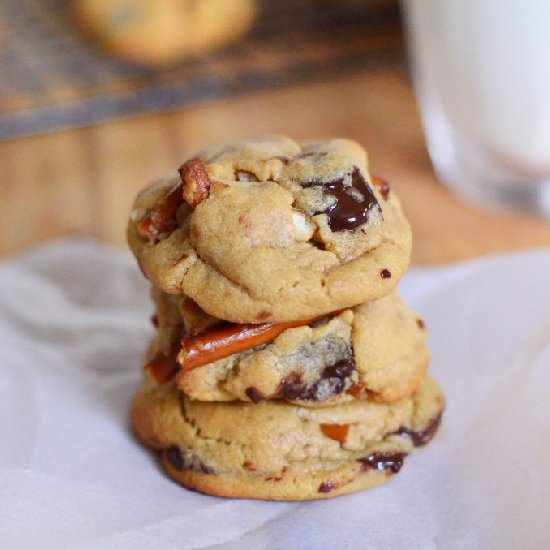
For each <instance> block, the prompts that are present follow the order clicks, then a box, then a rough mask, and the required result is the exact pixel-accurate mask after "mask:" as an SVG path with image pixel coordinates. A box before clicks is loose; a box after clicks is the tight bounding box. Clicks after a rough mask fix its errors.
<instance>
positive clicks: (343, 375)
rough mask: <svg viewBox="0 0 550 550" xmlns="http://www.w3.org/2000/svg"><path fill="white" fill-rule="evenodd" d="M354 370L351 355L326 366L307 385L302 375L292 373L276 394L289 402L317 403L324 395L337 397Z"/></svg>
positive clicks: (353, 361)
mask: <svg viewBox="0 0 550 550" xmlns="http://www.w3.org/2000/svg"><path fill="white" fill-rule="evenodd" d="M354 369H355V360H354V358H353V355H351V354H350V356H349V357H346V358H345V359H341V360H340V361H337V362H336V363H334V364H333V365H328V366H326V367H325V368H324V369H323V370H322V371H321V376H320V378H319V380H317V382H315V383H314V384H311V385H307V384H305V383H304V382H303V375H302V373H299V372H296V373H292V374H290V375H289V376H287V378H285V380H284V381H283V383H282V385H281V388H280V390H279V392H278V394H279V395H280V396H281V397H285V398H286V399H290V400H291V401H319V400H320V399H321V398H323V397H324V398H326V397H325V396H326V394H327V393H330V394H332V395H338V394H340V393H342V392H343V391H344V388H345V386H346V379H347V378H348V377H349V376H351V374H352V372H353V371H354ZM327 388H328V392H327Z"/></svg>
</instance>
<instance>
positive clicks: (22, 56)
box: [0, 0, 403, 139]
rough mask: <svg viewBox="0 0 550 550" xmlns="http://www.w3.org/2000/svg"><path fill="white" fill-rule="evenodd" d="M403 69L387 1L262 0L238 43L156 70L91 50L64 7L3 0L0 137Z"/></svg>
mask: <svg viewBox="0 0 550 550" xmlns="http://www.w3.org/2000/svg"><path fill="white" fill-rule="evenodd" d="M402 63H403V49H402V39H401V30H400V22H399V13H398V8H397V6H396V5H395V4H394V3H392V2H388V1H385V2H384V1H380V0H379V1H378V2H374V3H372V4H371V3H369V2H365V1H364V0H363V1H361V2H359V1H353V0H347V1H341V0H340V1H337V0H308V1H306V0H302V1H299V0H278V1H268V0H264V2H263V3H262V9H261V15H260V17H259V19H258V20H257V22H256V23H255V25H254V28H253V29H252V31H251V32H250V33H249V34H248V35H247V36H246V37H245V38H244V39H242V40H241V41H239V42H237V43H234V44H232V45H230V46H229V47H227V48H225V49H223V50H220V51H217V52H215V53H212V54H210V55H208V56H204V57H201V58H197V59H190V60H188V61H185V62H183V63H181V64H180V65H178V66H175V67H172V68H170V69H165V70H161V71H154V70H151V69H147V68H144V67H140V66H137V65H135V64H130V63H127V62H124V61H121V60H117V59H116V58H113V57H110V56H107V55H104V54H102V53H101V52H100V51H98V50H96V48H95V47H94V46H93V45H92V44H90V43H88V42H87V41H86V39H85V38H83V37H82V35H81V34H80V32H79V31H78V29H76V28H75V27H74V25H73V23H72V21H71V18H70V14H69V10H68V2H67V0H2V2H0V138H3V139H5V138H13V137H18V136H22V135H26V134H31V133H41V132H48V131H52V130H56V129H60V128H67V127H75V126H83V125H90V124H96V123H99V122H101V121H105V120H110V119H113V118H117V117H123V116H130V115H136V114H140V113H147V112H154V111H161V110H167V109H174V108H178V107H182V106H185V105H189V104H197V103H199V102H204V101H209V100H213V99H218V98H223V97H229V96H235V95H239V94H246V93H250V92H253V91H257V90H262V89H269V88H274V87H278V86H283V85H288V84H292V83H296V82H301V81H307V80H319V79H325V78H331V77H333V76H334V75H336V74H338V73H344V72H353V71H365V70H369V69H372V68H373V67H381V66H382V67H388V66H390V67H396V66H399V67H400V66H402Z"/></svg>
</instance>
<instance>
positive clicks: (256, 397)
mask: <svg viewBox="0 0 550 550" xmlns="http://www.w3.org/2000/svg"><path fill="white" fill-rule="evenodd" d="M244 393H245V394H246V395H247V397H248V398H249V399H250V400H251V401H252V402H253V403H259V402H260V401H263V400H264V399H265V397H264V395H263V393H262V392H261V391H260V390H258V389H256V388H255V387H254V386H250V387H248V388H246V390H245V391H244Z"/></svg>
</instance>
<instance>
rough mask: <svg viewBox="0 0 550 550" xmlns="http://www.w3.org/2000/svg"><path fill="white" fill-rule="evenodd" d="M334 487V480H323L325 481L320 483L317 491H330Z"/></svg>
mask: <svg viewBox="0 0 550 550" xmlns="http://www.w3.org/2000/svg"><path fill="white" fill-rule="evenodd" d="M334 488H335V487H334V483H332V481H323V483H321V485H319V489H317V491H318V492H319V493H330V492H331V491H332V490H333V489H334Z"/></svg>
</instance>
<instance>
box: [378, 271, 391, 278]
mask: <svg viewBox="0 0 550 550" xmlns="http://www.w3.org/2000/svg"><path fill="white" fill-rule="evenodd" d="M380 277H382V279H391V271H390V270H389V269H383V270H382V271H381V272H380Z"/></svg>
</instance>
